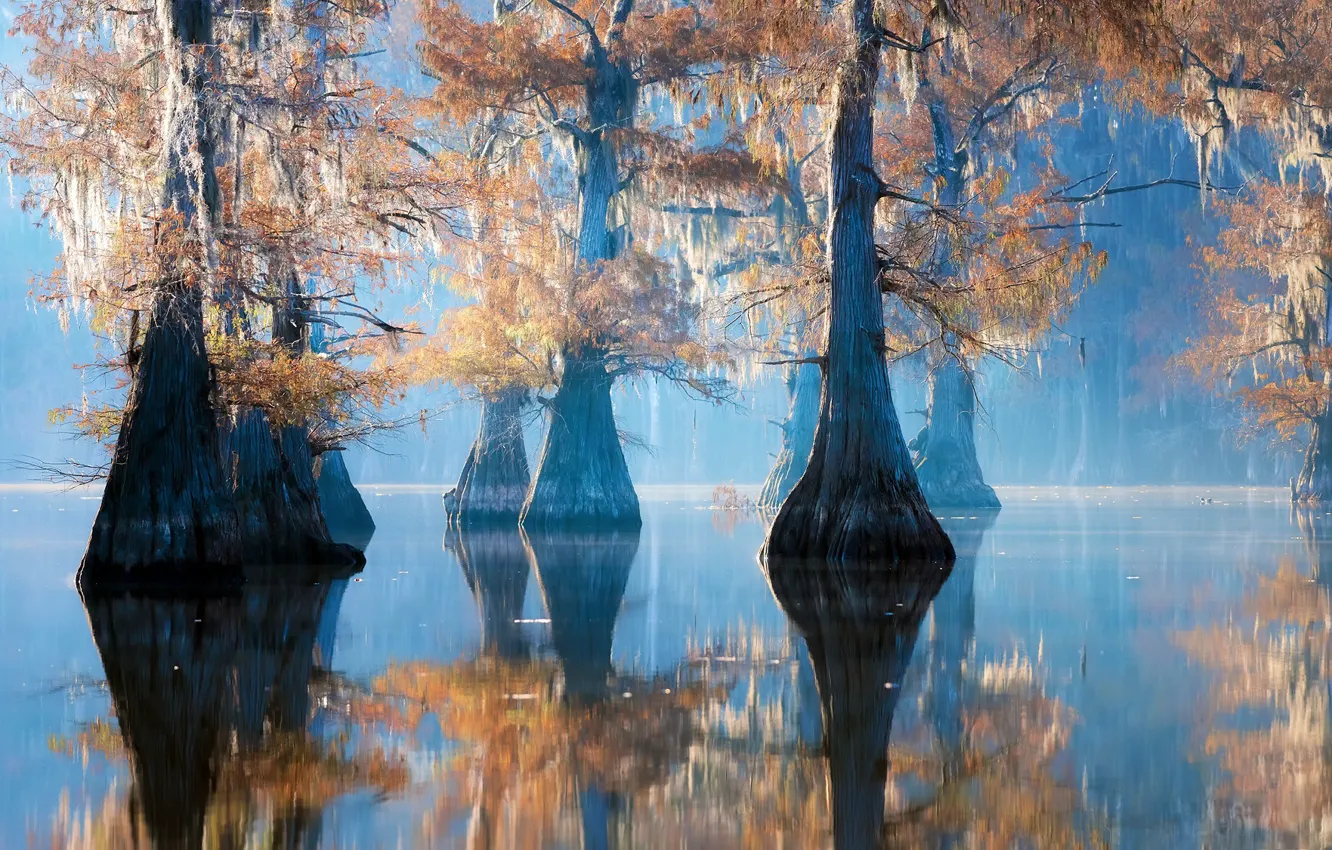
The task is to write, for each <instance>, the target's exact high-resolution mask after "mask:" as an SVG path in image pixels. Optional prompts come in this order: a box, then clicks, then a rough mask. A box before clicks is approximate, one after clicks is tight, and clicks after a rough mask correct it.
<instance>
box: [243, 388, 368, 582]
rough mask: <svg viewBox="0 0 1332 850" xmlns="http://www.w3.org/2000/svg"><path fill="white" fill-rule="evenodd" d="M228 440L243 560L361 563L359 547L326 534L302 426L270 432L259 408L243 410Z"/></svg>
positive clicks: (267, 420) (305, 433) (269, 426)
mask: <svg viewBox="0 0 1332 850" xmlns="http://www.w3.org/2000/svg"><path fill="white" fill-rule="evenodd" d="M229 444H230V445H229V448H230V454H231V458H230V460H231V463H230V467H231V472H232V486H233V488H234V490H233V492H234V498H235V503H236V509H237V511H238V513H239V515H240V521H241V536H242V540H243V550H242V551H243V552H244V555H245V560H246V563H247V564H252V565H262V564H269V563H273V564H277V563H295V564H318V563H322V562H324V561H332V562H334V563H339V562H342V561H353V562H357V563H364V556H362V555H361V554H360V552H359V551H357V550H356V549H354V548H352V547H350V546H345V545H342V544H337V543H334V542H333V540H332V538H331V537H330V535H329V531H328V526H327V525H326V524H325V523H324V516H323V512H322V510H321V509H320V504H319V492H318V488H317V487H316V485H315V481H314V461H313V459H312V457H311V454H310V441H309V436H308V432H307V431H306V429H305V428H304V427H301V426H298V425H287V426H283V427H282V428H280V429H278V431H277V433H276V434H274V431H273V428H272V425H271V423H270V422H269V419H268V416H267V415H266V414H265V413H264V412H263V411H262V410H257V409H253V408H252V409H247V410H243V411H241V412H240V413H239V414H237V417H236V422H235V424H234V425H233V427H232V429H231V433H230V439H229Z"/></svg>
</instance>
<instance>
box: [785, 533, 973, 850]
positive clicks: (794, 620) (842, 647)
mask: <svg viewBox="0 0 1332 850" xmlns="http://www.w3.org/2000/svg"><path fill="white" fill-rule="evenodd" d="M765 566H766V570H767V574H768V582H769V584H770V586H771V587H772V591H773V595H774V596H776V598H777V602H778V604H780V605H781V607H782V610H783V611H785V612H786V616H787V617H788V618H790V620H791V624H792V626H793V627H794V628H795V630H796V631H797V632H799V634H800V635H801V636H802V637H803V638H804V640H805V644H806V646H807V647H808V649H809V659H810V663H811V664H812V666H813V668H814V677H815V681H816V683H817V685H818V691H819V701H820V704H821V705H822V709H823V712H822V714H823V747H824V752H825V754H826V756H827V758H828V792H829V799H830V801H831V807H832V817H833V847H834V848H836V850H870V848H877V847H880V846H882V832H883V823H884V790H885V786H886V784H887V780H888V770H889V764H888V741H889V737H890V735H891V733H892V726H893V714H894V712H895V711H896V708H897V703H898V699H899V698H900V696H901V692H902V681H903V679H904V677H905V675H906V670H907V666H908V665H909V664H910V661H911V654H912V650H913V649H914V648H915V645H916V637H917V635H918V634H919V632H920V625H921V622H922V620H923V619H924V617H925V612H926V611H927V610H928V609H929V606H930V601H931V600H932V599H933V598H934V595H935V594H936V593H938V591H939V588H940V586H941V585H942V584H943V582H944V581H945V579H947V578H948V567H947V566H946V565H945V566H940V565H939V564H938V563H929V562H927V563H918V564H902V565H899V567H898V568H897V569H895V570H883V569H878V568H876V567H875V566H873V565H864V564H831V565H830V564H828V563H827V562H826V561H825V560H823V559H821V558H819V559H791V558H774V557H772V556H769V557H768V558H767V561H766V565H765Z"/></svg>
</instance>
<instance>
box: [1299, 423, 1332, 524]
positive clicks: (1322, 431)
mask: <svg viewBox="0 0 1332 850" xmlns="http://www.w3.org/2000/svg"><path fill="white" fill-rule="evenodd" d="M1291 501H1293V502H1301V503H1304V504H1324V503H1326V502H1328V501H1332V404H1327V405H1325V406H1324V408H1323V412H1322V413H1321V415H1319V416H1318V418H1316V419H1314V420H1313V423H1312V425H1311V426H1310V433H1309V445H1308V447H1307V448H1305V450H1304V465H1303V466H1302V467H1300V476H1299V478H1297V479H1295V489H1294V490H1293V491H1292V492H1291Z"/></svg>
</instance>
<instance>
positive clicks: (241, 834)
mask: <svg viewBox="0 0 1332 850" xmlns="http://www.w3.org/2000/svg"><path fill="white" fill-rule="evenodd" d="M1037 498H1046V499H1050V498H1051V495H1050V493H1049V492H1048V491H1047V492H1044V493H1042V494H1040V496H1039V497H1037ZM1054 498H1057V499H1063V501H1062V502H1061V503H1059V504H1050V505H1040V506H1037V505H1033V506H1031V507H1026V506H1015V507H1010V508H1009V509H1007V510H1006V511H1005V512H1004V514H1002V515H998V516H997V517H996V516H993V515H989V516H987V515H968V516H962V517H945V518H944V523H945V525H946V527H947V530H948V531H949V534H950V536H951V537H952V539H953V541H954V544H955V547H956V549H957V555H958V557H957V562H956V564H955V566H954V567H953V569H952V571H951V573H949V572H948V571H947V570H940V569H939V568H938V567H937V566H931V567H927V568H924V569H922V570H917V571H914V572H913V571H909V570H904V569H898V570H896V571H888V572H885V571H864V570H860V571H857V570H848V569H839V570H828V569H827V568H826V566H825V565H819V566H818V567H817V568H814V567H811V566H808V565H805V564H801V563H780V562H773V563H768V564H758V563H756V561H755V560H754V558H753V552H754V551H755V550H756V549H757V544H758V542H759V540H760V539H761V536H762V527H761V523H759V522H758V521H757V520H756V519H755V518H752V517H746V516H745V515H743V514H739V513H734V514H728V515H727V516H726V517H724V518H723V517H719V514H718V513H717V512H713V513H711V515H709V514H704V513H701V512H698V511H696V510H695V509H694V508H693V507H691V506H685V507H684V508H683V509H682V508H680V507H678V506H677V507H673V508H665V507H663V506H660V505H650V510H649V511H648V517H649V522H648V523H647V525H646V526H645V528H644V529H643V530H642V531H641V532H639V531H629V532H620V533H617V534H608V535H606V534H603V535H596V534H582V535H568V534H541V535H531V536H528V535H524V534H522V533H521V532H517V531H497V530H494V529H484V528H465V529H462V530H450V531H449V532H448V533H447V534H442V531H435V530H433V529H427V528H425V527H423V526H425V524H424V523H422V522H421V516H422V513H421V511H423V510H424V509H425V508H420V509H417V508H415V507H413V506H411V505H410V503H406V502H402V501H399V502H398V503H397V504H398V505H404V506H405V507H403V508H401V509H400V510H401V511H402V513H401V515H400V516H399V517H397V518H394V517H392V516H386V518H385V520H384V522H383V523H382V525H385V526H387V528H386V529H385V530H384V536H382V537H381V538H380V540H379V541H377V544H376V545H379V546H380V547H381V548H380V549H378V550H374V549H372V551H371V553H370V565H369V567H368V568H367V570H366V572H365V573H363V574H362V575H361V576H357V577H356V578H355V579H351V580H346V579H343V580H338V581H328V582H321V583H317V584H306V585H302V586H274V585H253V586H247V587H245V588H244V589H243V590H240V591H237V592H236V593H234V594H232V595H229V596H228V595H213V596H197V597H181V596H169V595H162V594H159V595H157V596H147V595H143V594H139V595H132V594H124V593H121V594H108V593H103V594H96V593H92V592H88V593H85V595H84V599H83V601H84V602H85V604H86V614H87V619H88V624H89V625H90V627H91V639H92V646H93V647H95V650H96V653H97V654H98V656H99V657H100V659H101V664H102V666H103V668H104V675H105V690H104V691H103V692H104V693H105V694H106V695H107V697H108V698H109V699H108V703H107V704H106V706H105V707H104V708H101V709H97V710H96V711H95V712H94V714H95V717H94V718H90V722H89V721H80V722H76V723H74V724H73V725H71V724H69V723H68V722H67V721H66V722H64V723H56V724H50V725H48V726H47V727H46V730H47V731H46V732H45V733H44V734H47V735H50V741H51V747H50V753H49V756H48V757H46V759H45V760H41V759H36V758H34V761H33V762H32V764H33V765H34V767H35V768H40V771H43V772H52V773H58V770H59V768H58V765H57V763H58V762H64V763H69V764H71V765H72V766H75V767H77V765H78V763H79V762H80V761H82V763H83V765H84V766H83V768H82V772H83V776H84V777H85V778H84V780H83V784H82V785H81V786H79V785H69V786H68V788H67V791H66V792H65V794H64V795H61V798H60V800H59V801H57V800H56V799H55V798H56V796H57V795H56V794H54V793H52V794H50V795H48V796H47V797H46V801H47V802H46V803H45V804H44V805H45V806H46V808H45V810H44V811H39V812H37V813H36V814H35V816H33V815H30V816H29V817H28V818H27V823H28V826H27V827H26V830H27V833H28V841H29V843H30V844H32V845H34V846H51V847H130V846H142V847H148V846H156V847H167V848H175V847H290V846H306V847H315V846H326V847H333V846H353V845H354V846H381V845H383V844H384V843H391V844H395V845H401V846H404V847H469V848H481V847H493V848H500V847H514V848H527V847H534V848H535V847H589V848H597V847H607V848H609V847H621V848H629V847H667V846H690V847H693V846H698V847H777V846H786V847H838V848H853V847H870V846H883V847H904V848H905V847H963V846H967V847H1011V846H1024V847H1037V848H1065V847H1087V848H1098V847H1108V846H1126V847H1135V846H1185V845H1187V846H1195V845H1198V844H1200V843H1201V844H1202V845H1206V846H1233V847H1260V846H1273V845H1275V846H1321V844H1325V843H1327V842H1328V838H1329V836H1328V835H1327V834H1326V828H1325V827H1324V825H1323V819H1322V812H1324V811H1325V810H1326V808H1327V804H1328V802H1329V794H1328V793H1327V789H1328V788H1329V787H1332V785H1329V783H1328V782H1327V781H1326V776H1327V768H1326V765H1327V764H1328V761H1327V757H1326V753H1327V752H1328V749H1329V747H1328V745H1327V741H1328V740H1330V739H1332V738H1330V737H1329V733H1328V731H1327V730H1328V729H1329V728H1330V726H1329V723H1328V719H1327V718H1328V716H1329V715H1328V711H1329V708H1328V706H1329V703H1328V696H1327V694H1328V692H1327V685H1326V682H1327V678H1328V673H1329V670H1328V666H1329V661H1328V658H1329V657H1332V655H1329V653H1328V649H1327V647H1328V624H1329V623H1330V622H1332V604H1330V603H1329V598H1328V582H1327V576H1328V575H1329V574H1332V567H1329V566H1328V565H1329V564H1332V554H1329V553H1332V544H1329V543H1328V542H1327V530H1326V529H1327V526H1326V521H1327V519H1328V518H1327V517H1326V516H1323V515H1320V514H1314V513H1309V512H1302V513H1297V514H1293V515H1288V514H1287V513H1286V512H1285V510H1284V509H1280V510H1278V509H1276V508H1267V507H1264V505H1266V504H1267V500H1266V499H1256V498H1250V499H1249V500H1248V502H1247V503H1244V504H1237V505H1231V504H1229V503H1226V504H1224V505H1222V506H1221V507H1218V508H1216V509H1215V511H1222V510H1224V511H1227V513H1224V514H1222V513H1215V515H1212V514H1208V513H1207V511H1208V510H1210V509H1200V508H1197V507H1192V508H1188V507H1184V506H1181V505H1180V504H1179V500H1177V499H1176V500H1174V501H1171V500H1170V499H1166V500H1164V502H1163V503H1161V504H1157V505H1155V506H1154V507H1152V508H1144V507H1142V506H1141V504H1140V501H1139V499H1140V498H1141V499H1144V500H1146V499H1149V498H1151V497H1149V496H1146V495H1144V494H1141V493H1134V492H1132V491H1119V492H1115V493H1109V492H1100V491H1091V492H1089V493H1087V494H1083V493H1076V494H1075V493H1073V492H1071V491H1069V492H1066V493H1065V494H1063V495H1062V496H1056V497H1054ZM1158 498H1159V497H1158ZM1075 499H1076V501H1075ZM1052 500H1053V499H1052ZM1093 500H1099V501H1100V502H1101V503H1102V504H1100V505H1098V504H1097V502H1096V501H1093ZM431 501H436V500H431ZM1144 516H1145V517H1146V519H1145V520H1144ZM1153 516H1156V517H1157V519H1155V520H1153V519H1152V518H1153ZM722 519H724V520H725V521H721V520H722ZM1149 521H1153V522H1155V524H1154V525H1151V526H1146V525H1145V523H1146V522H1149ZM1189 524H1192V528H1191V530H1186V531H1184V532H1179V531H1178V528H1177V527H1178V526H1180V525H1189ZM438 527H440V526H437V528H438ZM1172 527H1175V529H1176V530H1174V531H1172V530H1171V529H1172ZM1224 529H1234V531H1233V533H1232V532H1228V531H1224ZM427 530H428V531H429V533H431V534H442V536H443V537H444V546H443V548H442V549H441V548H440V545H439V540H440V537H439V536H435V537H434V544H433V551H434V553H435V554H434V555H433V556H431V555H428V554H425V553H424V550H421V551H418V552H415V553H413V551H412V548H411V547H413V546H416V545H417V544H418V543H420V542H421V541H422V540H423V538H424V535H425V534H426V532H427ZM1162 531H1165V532H1166V533H1165V534H1161V533H1160V532H1162ZM1227 534H1231V536H1230V537H1227V536H1226V535H1227ZM412 541H415V542H412ZM404 547H406V548H404ZM431 558H436V559H438V564H439V566H438V569H435V568H434V567H431V566H429V564H430V563H431V561H430V559H431ZM1227 559H1228V560H1227ZM1232 561H1233V562H1234V563H1233V564H1232V563H1231V562H1232ZM1154 562H1159V564H1160V567H1159V569H1158V568H1155V567H1154V566H1153V563H1154ZM1038 564H1039V565H1043V566H1042V568H1041V569H1037V568H1036V566H1035V565H1038ZM1052 565H1057V566H1058V567H1059V569H1060V572H1058V573H1056V572H1050V571H1049V570H1048V569H1046V568H1047V567H1050V566H1052ZM1172 565H1174V566H1172ZM1218 565H1220V566H1218ZM1214 567H1215V569H1213V568H1214ZM1154 569H1155V572H1153V570H1154ZM421 572H425V573H426V575H425V577H423V578H421V579H417V580H418V581H419V582H421V583H419V584H412V585H409V586H408V587H406V588H403V589H402V592H401V594H399V593H398V592H397V590H396V588H399V587H402V585H401V584H400V583H399V582H409V581H412V580H413V579H414V578H415V575H416V574H419V573H421ZM362 581H363V582H365V584H363V583H361V582H362ZM1084 585H1085V586H1084ZM434 587H440V588H443V590H444V595H443V596H440V595H439V594H433V595H432V593H433V592H432V591H431V590H430V588H434ZM1115 588H1121V589H1120V590H1118V591H1115ZM385 589H389V590H387V591H385ZM383 592H388V593H390V594H391V595H388V596H384V595H382V593H383ZM1115 592H1118V593H1119V597H1118V598H1115V597H1114V593H1115ZM1126 594H1127V595H1126ZM1084 595H1085V597H1086V598H1085V600H1084V599H1083V598H1080V597H1082V596H1084ZM418 597H419V598H418ZM344 600H350V602H349V603H347V604H344ZM441 600H442V601H441ZM349 606H350V607H349ZM431 610H437V611H438V612H439V613H438V617H437V622H436V621H431V620H428V619H427V618H426V616H425V614H424V613H418V612H428V611H431ZM340 614H342V615H343V616H342V619H343V623H342V624H341V625H340V626H339V625H338V620H339V615H340ZM418 618H420V619H421V620H422V621H423V622H419V623H418V622H408V620H412V621H415V620H417V619H418ZM1126 618H1127V619H1126ZM463 621H468V623H465V624H463V625H462V626H459V628H461V629H462V631H461V632H458V634H460V635H466V634H470V635H472V637H465V636H464V637H461V638H458V639H454V638H449V639H447V640H445V639H443V638H441V639H440V640H443V642H442V643H441V642H438V641H436V642H433V643H432V641H431V639H429V638H425V639H423V638H421V637H417V638H414V639H413V641H412V642H411V643H408V644H406V646H407V647H408V649H407V651H402V650H401V649H400V648H397V649H395V648H393V647H392V646H389V647H388V648H387V649H386V648H385V646H384V645H382V644H380V643H377V642H376V641H379V640H380V639H381V637H382V636H383V635H385V634H389V633H394V632H397V633H406V632H407V627H408V626H416V627H417V628H420V629H424V630H425V631H423V632H418V633H417V634H419V635H426V634H441V635H442V634H445V632H443V631H438V632H435V631H431V630H432V629H436V628H439V629H447V628H453V627H454V626H457V624H458V623H462V622H463ZM663 624H664V626H663V627H664V631H663V629H662V628H658V627H659V626H662V625H663ZM450 634H451V633H450ZM335 635H337V638H338V641H339V645H340V646H342V647H343V649H342V650H340V651H339V657H340V658H342V659H343V661H342V662H341V666H342V672H337V671H336V670H335V666H334V665H333V663H332V661H333V656H332V647H333V643H334V637H335ZM1047 635H1048V640H1047ZM1158 636H1159V638H1158ZM459 641H461V642H459ZM400 646H401V645H400ZM96 690H97V689H92V691H88V690H87V689H86V688H85V689H84V690H82V691H80V692H79V693H74V692H71V695H70V697H68V699H69V700H71V701H72V704H78V703H80V702H86V701H87V700H88V699H89V696H88V693H95V692H96ZM1144 695H1145V697H1146V698H1145V699H1144V698H1143V696H1144ZM94 701H95V698H94ZM1198 706H1202V708H1203V711H1202V712H1198V711H1197V708H1198ZM0 710H6V711H8V710H9V709H8V708H6V707H5V704H3V703H0ZM86 716H87V715H85V717H86ZM1117 724H1118V725H1117ZM1172 742H1173V743H1172ZM1112 749H1113V750H1114V752H1113V753H1111V750H1112ZM90 765H91V766H90ZM98 765H104V767H102V768H99V767H98ZM99 770H100V771H101V773H100V774H98V771H99ZM98 775H101V776H109V777H111V781H110V782H109V784H105V785H99V783H98V782H97V781H94V778H95V777H96V776H98ZM38 780H39V781H40V777H38ZM1139 785H1141V786H1144V787H1143V788H1142V789H1141V790H1140V789H1138V788H1137V786H1139ZM99 788H100V789H101V790H98V789H99ZM1195 789H1196V790H1195ZM1163 792H1166V793H1163ZM1170 792H1173V793H1176V794H1177V798H1175V799H1171V798H1170V797H1169V793H1170ZM7 817H8V816H7ZM14 826H15V824H14V823H13V822H12V821H9V820H8V819H7V820H6V822H5V835H13V834H14V833H13V832H12V831H11V830H12V828H13V827H14ZM5 843H6V844H7V843H8V842H5Z"/></svg>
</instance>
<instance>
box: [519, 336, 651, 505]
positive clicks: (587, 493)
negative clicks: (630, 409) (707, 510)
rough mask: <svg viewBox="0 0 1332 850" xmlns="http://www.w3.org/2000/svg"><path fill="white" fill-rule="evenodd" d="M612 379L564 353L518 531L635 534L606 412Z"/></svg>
mask: <svg viewBox="0 0 1332 850" xmlns="http://www.w3.org/2000/svg"><path fill="white" fill-rule="evenodd" d="M611 383H612V378H611V375H610V374H609V373H608V372H607V371H606V366H605V363H604V361H603V359H602V358H601V357H600V356H597V355H595V354H592V355H588V354H585V353H584V354H575V353H569V354H567V355H566V357H565V365H564V373H563V375H562V377H561V380H560V387H559V390H557V391H556V393H555V398H554V399H552V400H551V401H550V403H549V404H550V411H549V419H550V425H549V427H548V428H547V430H546V439H545V441H544V442H543V443H542V447H541V458H540V460H539V461H538V462H537V473H536V479H535V480H534V481H533V482H532V488H531V492H530V493H529V495H528V497H527V503H526V504H525V505H523V515H522V525H523V527H524V528H526V529H529V530H543V529H558V528H562V527H569V528H577V527H618V528H639V527H641V526H642V524H643V519H642V516H641V514H640V513H639V508H638V494H637V493H635V492H634V484H633V481H632V480H631V479H630V477H629V465H628V464H627V463H626V462H625V459H624V449H623V448H622V447H621V446H620V436H619V432H618V431H617V429H616V427H615V412H614V409H613V407H612V405H611Z"/></svg>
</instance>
